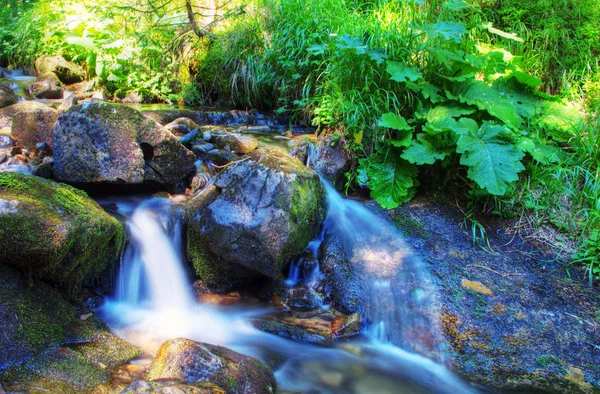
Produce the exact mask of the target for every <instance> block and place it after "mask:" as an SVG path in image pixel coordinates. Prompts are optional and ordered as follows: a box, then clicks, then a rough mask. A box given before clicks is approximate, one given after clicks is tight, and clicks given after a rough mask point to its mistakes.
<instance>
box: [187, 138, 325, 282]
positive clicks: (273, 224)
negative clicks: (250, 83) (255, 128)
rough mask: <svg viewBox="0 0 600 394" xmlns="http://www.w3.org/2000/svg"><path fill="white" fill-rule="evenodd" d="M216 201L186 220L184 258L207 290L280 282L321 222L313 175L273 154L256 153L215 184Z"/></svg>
mask: <svg viewBox="0 0 600 394" xmlns="http://www.w3.org/2000/svg"><path fill="white" fill-rule="evenodd" d="M214 184H215V186H216V187H217V188H219V189H220V192H221V193H220V195H219V196H218V197H217V198H216V199H215V200H214V201H212V202H211V203H210V204H209V205H208V206H207V207H206V208H205V209H204V210H201V211H198V212H197V213H195V215H194V216H193V217H192V218H191V220H190V223H189V228H188V256H189V258H190V261H191V262H192V264H193V266H194V268H195V269H196V273H197V274H198V275H199V276H200V278H201V279H202V280H203V281H204V283H206V284H207V285H209V286H211V287H212V286H217V287H219V286H223V285H227V286H233V285H235V283H236V282H237V283H239V282H240V281H243V280H247V279H252V278H257V277H260V276H266V277H269V278H277V279H279V278H281V277H282V271H283V270H284V268H286V266H287V265H288V264H289V262H290V261H291V259H292V257H294V256H295V255H296V254H298V253H300V252H301V251H302V250H303V249H304V248H305V247H306V245H307V244H308V242H309V241H310V240H311V239H312V238H314V236H315V234H316V233H317V232H318V230H319V227H320V225H321V222H322V219H323V217H324V211H325V209H324V192H323V188H322V185H321V183H320V181H319V177H318V176H317V174H316V173H315V172H314V171H312V170H311V169H309V168H306V167H305V166H304V165H302V163H300V162H299V161H298V160H297V159H295V158H292V157H291V156H289V155H288V154H287V153H285V152H283V151H280V150H276V149H258V150H256V151H254V152H252V153H251V154H249V155H248V156H246V159H243V160H240V161H239V162H237V163H235V164H232V165H230V166H228V167H227V168H226V169H225V170H224V171H223V172H222V173H221V174H220V175H219V176H218V177H217V179H216V180H215V183H214Z"/></svg>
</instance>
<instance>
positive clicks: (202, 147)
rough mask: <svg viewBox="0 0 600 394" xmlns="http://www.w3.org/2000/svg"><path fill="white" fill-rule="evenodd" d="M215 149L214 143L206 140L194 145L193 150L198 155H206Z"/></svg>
mask: <svg viewBox="0 0 600 394" xmlns="http://www.w3.org/2000/svg"><path fill="white" fill-rule="evenodd" d="M213 149H215V146H214V145H213V144H210V143H208V142H204V141H202V142H199V143H196V144H194V146H192V152H194V154H195V155H196V156H202V155H205V154H207V153H208V152H210V151H211V150H213Z"/></svg>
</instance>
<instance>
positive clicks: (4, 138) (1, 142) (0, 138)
mask: <svg viewBox="0 0 600 394" xmlns="http://www.w3.org/2000/svg"><path fill="white" fill-rule="evenodd" d="M11 145H12V140H11V139H10V135H6V134H3V133H2V130H0V148H6V147H9V146H11Z"/></svg>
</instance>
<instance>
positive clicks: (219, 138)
mask: <svg viewBox="0 0 600 394" xmlns="http://www.w3.org/2000/svg"><path fill="white" fill-rule="evenodd" d="M210 142H212V143H213V144H214V145H215V146H216V147H217V148H219V149H224V148H225V147H226V146H229V147H230V148H231V150H232V151H234V152H236V153H238V154H246V153H250V152H252V151H254V150H255V149H256V148H257V147H258V140H257V139H256V138H254V137H252V136H249V135H239V134H234V133H218V134H217V133H213V134H212V136H211V138H210Z"/></svg>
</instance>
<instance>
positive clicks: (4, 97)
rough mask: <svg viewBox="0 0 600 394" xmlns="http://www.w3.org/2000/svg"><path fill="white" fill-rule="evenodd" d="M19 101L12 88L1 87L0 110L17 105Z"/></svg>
mask: <svg viewBox="0 0 600 394" xmlns="http://www.w3.org/2000/svg"><path fill="white" fill-rule="evenodd" d="M17 101H19V99H18V98H17V95H16V94H15V92H14V90H12V89H11V88H10V86H6V85H0V108H4V107H8V106H9V105H13V104H16V103H17Z"/></svg>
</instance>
